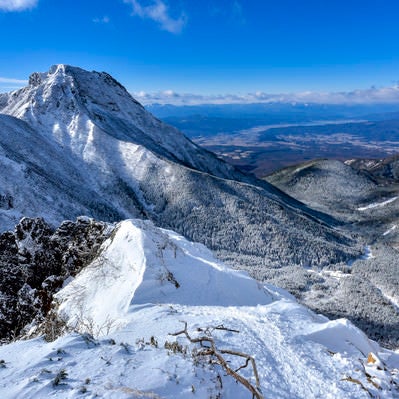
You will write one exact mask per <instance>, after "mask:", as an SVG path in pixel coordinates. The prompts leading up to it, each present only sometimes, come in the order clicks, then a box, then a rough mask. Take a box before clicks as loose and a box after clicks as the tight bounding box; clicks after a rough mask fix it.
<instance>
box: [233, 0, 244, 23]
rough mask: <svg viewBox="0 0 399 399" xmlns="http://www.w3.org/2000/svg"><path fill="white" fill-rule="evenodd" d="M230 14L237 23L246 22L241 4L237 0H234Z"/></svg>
mask: <svg viewBox="0 0 399 399" xmlns="http://www.w3.org/2000/svg"><path fill="white" fill-rule="evenodd" d="M231 14H232V16H233V19H234V20H235V21H237V22H238V23H240V24H241V25H244V24H245V23H246V19H245V17H244V12H243V9H242V5H241V3H240V2H239V1H238V0H234V2H233V5H232V11H231Z"/></svg>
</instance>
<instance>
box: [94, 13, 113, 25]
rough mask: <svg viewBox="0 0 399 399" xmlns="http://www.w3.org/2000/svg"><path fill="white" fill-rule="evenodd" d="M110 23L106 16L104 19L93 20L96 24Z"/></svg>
mask: <svg viewBox="0 0 399 399" xmlns="http://www.w3.org/2000/svg"><path fill="white" fill-rule="evenodd" d="M109 21H110V19H109V17H108V16H106V15H104V16H103V17H102V18H93V22H94V23H95V24H108V23H109Z"/></svg>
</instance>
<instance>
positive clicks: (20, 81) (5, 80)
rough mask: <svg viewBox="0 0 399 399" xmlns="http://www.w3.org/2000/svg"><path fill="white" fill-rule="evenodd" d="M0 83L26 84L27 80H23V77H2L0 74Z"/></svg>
mask: <svg viewBox="0 0 399 399" xmlns="http://www.w3.org/2000/svg"><path fill="white" fill-rule="evenodd" d="M0 83H6V84H15V85H20V86H23V85H26V84H28V81H27V80H24V79H13V78H3V77H1V76H0Z"/></svg>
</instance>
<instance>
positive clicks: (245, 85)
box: [0, 0, 399, 95]
mask: <svg viewBox="0 0 399 399" xmlns="http://www.w3.org/2000/svg"><path fill="white" fill-rule="evenodd" d="M398 16H399V1H397V0H379V1H376V0H362V1H360V0H345V1H344V0H317V1H316V0H246V1H245V0H201V1H199V0H79V1H73V0H56V1H55V0H0V35H1V36H0V37H1V38H2V40H1V42H0V50H1V51H0V90H3V91H4V90H7V89H9V88H12V87H15V86H18V85H19V84H21V83H20V82H19V80H25V79H27V77H28V76H29V74H30V73H31V72H33V71H46V70H48V68H49V67H50V66H51V65H52V64H56V63H67V64H72V65H77V66H80V67H83V68H86V69H90V70H92V69H94V70H101V71H102V70H105V71H107V72H109V73H111V74H112V75H113V76H115V77H116V78H117V79H118V80H119V81H121V83H123V84H124V85H125V86H126V87H127V88H128V89H129V90H131V91H133V92H139V91H143V92H163V91H166V90H173V91H174V92H179V93H198V94H202V95H215V94H218V93H232V94H243V93H255V92H265V93H291V92H303V91H316V92H320V91H324V92H325V91H328V92H330V91H334V92H337V91H351V90H354V89H366V88H369V87H370V86H376V87H377V88H380V87H389V86H394V85H396V84H397V81H398V80H399V23H398Z"/></svg>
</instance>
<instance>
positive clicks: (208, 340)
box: [169, 321, 264, 399]
mask: <svg viewBox="0 0 399 399" xmlns="http://www.w3.org/2000/svg"><path fill="white" fill-rule="evenodd" d="M183 323H184V329H183V330H181V331H178V332H175V333H171V334H169V335H172V336H175V337H176V336H178V335H185V337H186V338H187V339H188V340H189V341H190V342H191V343H192V344H199V345H200V346H201V348H203V349H202V350H200V351H198V352H197V354H196V355H197V356H210V357H213V358H215V360H214V361H213V363H215V364H218V365H220V366H221V367H222V368H223V369H224V370H225V371H226V373H227V374H228V375H231V376H232V377H233V378H234V379H235V380H236V381H237V382H239V383H240V384H242V385H243V386H244V387H245V388H247V389H248V390H249V391H250V392H251V393H252V397H253V398H256V399H264V397H263V395H262V393H261V389H260V383H259V374H258V370H257V368H256V363H255V359H254V358H253V357H252V356H250V355H248V354H246V353H242V352H238V351H233V350H229V349H220V350H218V349H217V348H216V344H215V341H214V339H213V338H212V336H210V335H206V336H201V337H197V338H192V337H191V336H190V334H189V333H188V331H187V322H185V321H184V322H183ZM214 329H218V330H226V331H233V332H238V331H237V330H231V329H228V328H225V327H224V326H217V327H215V328H214ZM197 331H205V333H207V334H209V332H210V329H209V328H207V329H205V330H203V329H198V330H197ZM224 354H228V355H232V356H239V357H243V358H245V359H246V361H245V364H243V365H242V366H240V367H239V368H238V369H236V370H233V369H232V368H231V367H230V366H229V365H228V363H227V361H226V359H225V358H224V357H223V355H224ZM249 362H251V365H252V369H253V372H254V376H255V381H256V386H254V385H252V384H251V383H250V382H249V381H248V380H247V379H246V378H244V377H243V376H242V375H240V374H238V371H239V370H241V369H243V368H246V367H247V366H248V364H249Z"/></svg>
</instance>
